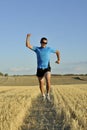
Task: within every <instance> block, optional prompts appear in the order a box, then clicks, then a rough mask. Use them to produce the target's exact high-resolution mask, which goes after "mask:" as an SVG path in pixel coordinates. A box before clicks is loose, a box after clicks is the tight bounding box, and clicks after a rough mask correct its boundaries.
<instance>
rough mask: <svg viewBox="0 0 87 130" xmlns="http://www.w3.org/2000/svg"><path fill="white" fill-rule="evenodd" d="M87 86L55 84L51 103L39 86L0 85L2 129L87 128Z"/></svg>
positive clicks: (51, 129)
mask: <svg viewBox="0 0 87 130" xmlns="http://www.w3.org/2000/svg"><path fill="white" fill-rule="evenodd" d="M86 128H87V85H86V84H85V85H82V84H81V85H59V86H58V85H54V86H52V88H51V102H47V101H44V102H42V100H41V95H40V91H39V88H38V87H37V86H33V87H26V86H25V87H0V130H86Z"/></svg>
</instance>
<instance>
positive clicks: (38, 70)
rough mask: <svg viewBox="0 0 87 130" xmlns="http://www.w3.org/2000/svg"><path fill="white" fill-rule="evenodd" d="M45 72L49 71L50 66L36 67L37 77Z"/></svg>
mask: <svg viewBox="0 0 87 130" xmlns="http://www.w3.org/2000/svg"><path fill="white" fill-rule="evenodd" d="M46 72H51V67H48V68H46V69H40V68H38V69H37V74H36V75H37V77H43V76H44V74H45V73H46Z"/></svg>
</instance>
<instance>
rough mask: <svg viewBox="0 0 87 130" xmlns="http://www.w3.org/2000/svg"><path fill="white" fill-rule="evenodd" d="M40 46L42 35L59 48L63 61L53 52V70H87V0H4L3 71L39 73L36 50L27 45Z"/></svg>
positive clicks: (0, 23)
mask: <svg viewBox="0 0 87 130" xmlns="http://www.w3.org/2000/svg"><path fill="white" fill-rule="evenodd" d="M27 33H31V34H32V36H31V44H32V45H35V46H40V43H39V41H40V39H41V37H43V36H44V37H47V38H48V46H50V47H53V48H54V49H58V50H59V51H60V53H61V63H60V64H59V65H57V64H55V61H56V55H55V54H52V55H51V67H52V73H56V74H67V73H74V74H75V73H76V74H79V73H81V74H87V0H14V1H13V0H8V1H6V0H1V1H0V72H3V73H8V74H35V73H36V67H37V63H36V62H37V61H36V55H35V53H34V52H32V51H31V50H29V49H28V48H26V46H25V39H26V34H27Z"/></svg>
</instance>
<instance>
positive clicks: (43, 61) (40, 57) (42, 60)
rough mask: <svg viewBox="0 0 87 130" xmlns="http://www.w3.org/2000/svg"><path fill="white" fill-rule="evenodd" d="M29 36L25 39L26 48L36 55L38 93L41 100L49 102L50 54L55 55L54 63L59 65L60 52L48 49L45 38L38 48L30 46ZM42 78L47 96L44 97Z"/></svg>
mask: <svg viewBox="0 0 87 130" xmlns="http://www.w3.org/2000/svg"><path fill="white" fill-rule="evenodd" d="M30 36H31V34H27V37H26V47H28V48H29V49H31V50H33V51H34V52H35V53H36V55H37V74H36V75H37V77H38V80H39V86H40V91H41V94H42V99H43V100H45V99H47V100H48V101H50V95H49V93H50V86H51V83H50V78H51V73H50V72H51V67H50V54H51V53H55V54H56V56H57V61H56V63H57V64H59V63H60V52H59V51H58V50H54V49H52V48H50V47H47V42H48V40H47V38H45V37H43V38H41V40H40V44H41V46H40V47H36V46H32V45H31V44H30ZM44 78H45V79H46V91H47V94H46V96H45V91H44Z"/></svg>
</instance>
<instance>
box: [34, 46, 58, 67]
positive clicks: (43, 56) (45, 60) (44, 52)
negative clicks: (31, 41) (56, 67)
mask: <svg viewBox="0 0 87 130" xmlns="http://www.w3.org/2000/svg"><path fill="white" fill-rule="evenodd" d="M32 50H33V51H34V52H35V53H36V55H37V68H42V69H45V68H48V64H49V62H50V54H51V53H56V50H54V49H52V48H50V47H44V48H43V47H35V46H33V48H32Z"/></svg>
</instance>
